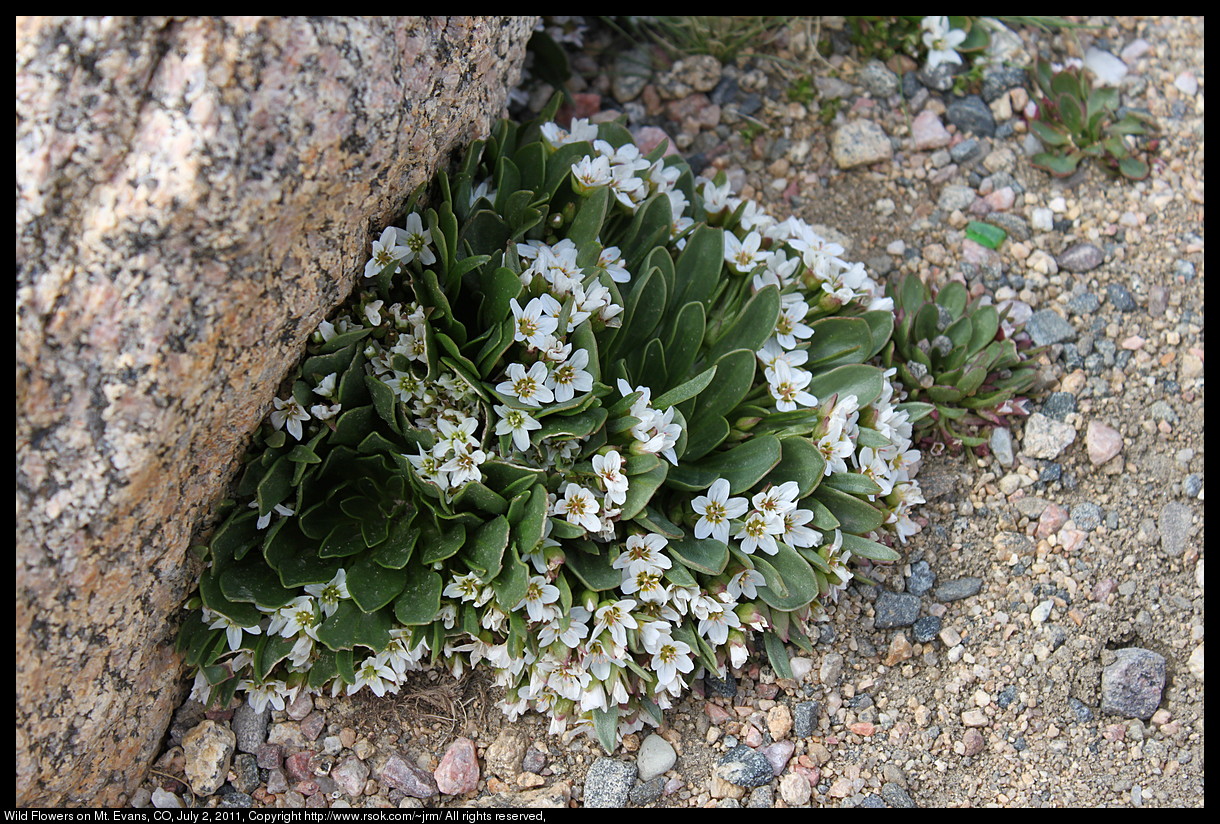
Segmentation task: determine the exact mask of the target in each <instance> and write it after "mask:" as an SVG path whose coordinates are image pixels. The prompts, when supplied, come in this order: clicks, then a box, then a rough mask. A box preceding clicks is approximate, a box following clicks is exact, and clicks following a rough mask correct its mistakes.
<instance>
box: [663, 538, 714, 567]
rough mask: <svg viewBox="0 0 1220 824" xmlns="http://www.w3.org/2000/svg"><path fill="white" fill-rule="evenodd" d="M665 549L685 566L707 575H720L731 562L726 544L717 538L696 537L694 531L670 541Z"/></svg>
mask: <svg viewBox="0 0 1220 824" xmlns="http://www.w3.org/2000/svg"><path fill="white" fill-rule="evenodd" d="M665 551H666V553H667V554H669V555H670V556H672V557H674V558H677V559H678V561H679V562H681V563H682V564H683V565H684V566H687V567H690V568H691V569H693V570H695V571H697V572H702V573H704V574H705V575H719V574H720V573H722V572H724V568H725V566H726V565H727V564H728V562H729V548H728V546H727V545H726V544H724V543H723V542H721V541H717V540H716V539H715V538H702V539H700V538H696V537H695V536H694V534H693V533H692V534H690V535H687V536H686V537H685V538H683V539H681V540H678V541H670V542H669V544H668V545H667V546H666V547H665Z"/></svg>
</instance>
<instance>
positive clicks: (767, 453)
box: [624, 435, 781, 517]
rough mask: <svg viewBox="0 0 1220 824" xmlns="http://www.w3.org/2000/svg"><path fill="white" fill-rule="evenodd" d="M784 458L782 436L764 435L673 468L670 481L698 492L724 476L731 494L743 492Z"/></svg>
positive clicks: (671, 483) (679, 487) (677, 486)
mask: <svg viewBox="0 0 1220 824" xmlns="http://www.w3.org/2000/svg"><path fill="white" fill-rule="evenodd" d="M780 457H781V448H780V443H779V439H778V438H776V437H775V436H774V435H760V436H758V437H756V438H751V439H750V440H748V441H745V442H743V443H741V444H739V445H737V446H734V447H733V448H732V449H726V450H724V451H723V452H719V453H717V454H715V455H713V456H711V457H710V458H705V459H703V460H702V461H699V462H698V463H697V464H691V465H686V464H680V465H678V466H675V467H673V468H672V469H671V470H670V472H669V484H670V485H671V486H673V487H675V488H677V489H683V490H686V491H689V492H695V491H698V490H702V489H707V488H708V487H709V486H711V485H712V484H713V483H715V482H716V479H717V478H724V479H726V480H727V481H728V482H729V492H730V494H733V495H740V494H741V493H742V492H745V491H746V490H748V489H750V488H751V487H752V486H754V484H756V483H758V482H759V481H760V480H762V479H763V477H765V476H766V474H767V473H768V472H770V471H771V470H772V469H774V468H775V466H776V464H778V463H779V461H780ZM633 485H634V484H633ZM628 494H630V492H629V493H628ZM624 517H626V514H625V513H624Z"/></svg>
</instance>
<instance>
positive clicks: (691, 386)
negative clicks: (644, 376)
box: [652, 304, 716, 411]
mask: <svg viewBox="0 0 1220 824" xmlns="http://www.w3.org/2000/svg"><path fill="white" fill-rule="evenodd" d="M694 305H696V306H698V304H694ZM715 377H716V367H715V366H714V365H713V366H710V367H708V368H707V369H704V370H703V371H702V372H700V373H699V374H698V375H695V377H693V378H691V379H690V380H688V381H685V382H684V383H681V384H679V385H678V386H675V387H674V388H673V389H670V390H669V391H668V392H665V393H664V394H662V395H660V396H659V397H656V398H654V399H653V401H652V406H653V408H654V409H660V410H662V411H664V410H666V409H668V408H669V407H671V406H674V405H676V404H679V403H682V402H683V401H687V400H690V399H691V398H693V397H695V396H696V395H698V394H699V393H700V392H702V391H703V390H704V389H706V388H707V387H708V385H709V384H711V382H712V379H713V378H715Z"/></svg>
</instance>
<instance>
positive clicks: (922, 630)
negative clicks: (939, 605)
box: [911, 615, 941, 644]
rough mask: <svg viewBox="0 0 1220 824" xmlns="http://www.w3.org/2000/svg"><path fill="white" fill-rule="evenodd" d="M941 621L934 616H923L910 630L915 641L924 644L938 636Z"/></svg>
mask: <svg viewBox="0 0 1220 824" xmlns="http://www.w3.org/2000/svg"><path fill="white" fill-rule="evenodd" d="M940 627H941V619H940V618H939V617H937V616H935V615H925V616H924V617H922V618H920V619H919V620H918V621H916V622H915V625H914V626H913V627H912V628H911V632H912V634H913V635H914V636H915V640H916V641H918V642H919V643H921V644H926V643H928V642H929V641H931V640H932V639H934V638H935V637H936V636H937V635H939V634H940Z"/></svg>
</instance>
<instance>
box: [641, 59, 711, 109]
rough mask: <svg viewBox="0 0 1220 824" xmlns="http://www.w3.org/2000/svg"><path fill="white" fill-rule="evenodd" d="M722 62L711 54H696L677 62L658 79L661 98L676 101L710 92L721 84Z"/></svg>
mask: <svg viewBox="0 0 1220 824" xmlns="http://www.w3.org/2000/svg"><path fill="white" fill-rule="evenodd" d="M721 70H722V69H721V66H720V61H719V60H717V59H716V58H714V57H712V56H711V55H710V54H696V55H692V56H690V57H683V58H682V59H680V60H678V61H676V62H675V63H674V64H673V66H671V67H670V69H669V71H667V72H665V73H664V74H662V75H661V76H660V77H658V78H657V81H656V85H657V91H658V92H660V94H661V97H664V98H666V99H669V100H676V99H679V98H683V97H686V96H687V95H689V94H691V93H692V92H710V91H712V90H713V89H715V88H716V84H718V83H719V82H720V73H721Z"/></svg>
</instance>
